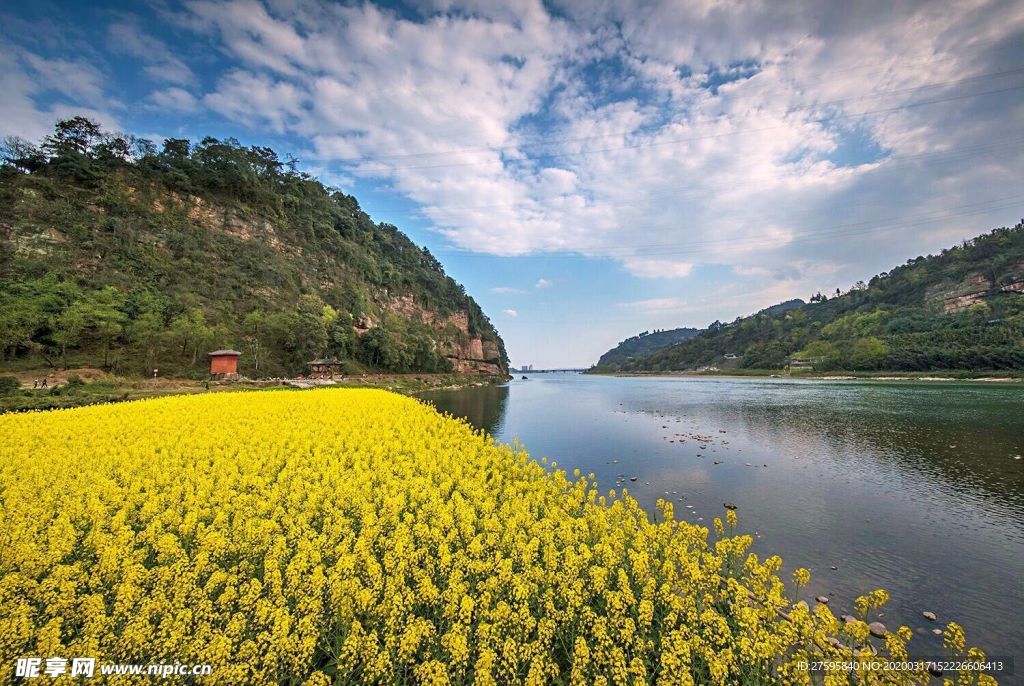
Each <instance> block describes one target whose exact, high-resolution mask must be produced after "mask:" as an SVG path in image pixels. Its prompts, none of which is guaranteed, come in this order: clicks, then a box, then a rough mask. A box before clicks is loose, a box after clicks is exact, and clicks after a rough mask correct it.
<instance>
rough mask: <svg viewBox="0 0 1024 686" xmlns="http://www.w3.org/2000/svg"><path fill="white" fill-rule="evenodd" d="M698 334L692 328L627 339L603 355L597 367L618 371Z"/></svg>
mask: <svg viewBox="0 0 1024 686" xmlns="http://www.w3.org/2000/svg"><path fill="white" fill-rule="evenodd" d="M698 333H700V329H692V328H683V329H666V330H655V331H644V332H641V333H639V334H637V335H636V336H631V337H630V338H627V339H626V340H624V341H622V342H621V343H619V344H618V345H617V346H615V347H614V348H612V349H611V350H609V351H608V352H606V353H605V354H604V355H601V359H600V360H598V361H597V364H596V365H595V367H596V368H597V369H600V370H602V371H617V370H619V369H622V368H623V367H624V366H625V365H628V364H630V363H632V362H633V361H635V360H636V359H638V358H640V357H643V356H645V355H650V354H652V353H654V352H657V351H658V350H661V349H662V348H664V347H667V346H670V345H672V344H673V343H679V342H680V341H685V340H687V339H689V338H693V337H694V336H696V335H697V334H698Z"/></svg>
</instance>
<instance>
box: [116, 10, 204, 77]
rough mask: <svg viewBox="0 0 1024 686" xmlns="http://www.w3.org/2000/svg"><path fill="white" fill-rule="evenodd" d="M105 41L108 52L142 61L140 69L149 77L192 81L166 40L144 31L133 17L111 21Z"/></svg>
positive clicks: (190, 71) (191, 75) (192, 75)
mask: <svg viewBox="0 0 1024 686" xmlns="http://www.w3.org/2000/svg"><path fill="white" fill-rule="evenodd" d="M107 44H108V45H109V47H110V50H111V51H112V52H115V53H119V54H122V55H130V56H131V57H136V58H138V59H139V60H140V61H142V62H143V63H144V65H145V66H144V67H143V71H144V72H145V73H146V74H147V75H148V76H149V77H150V78H152V79H155V80H157V81H164V82H167V83H173V84H178V85H188V84H191V83H193V82H194V81H195V74H193V73H192V69H191V68H190V67H189V66H188V65H187V64H185V63H184V62H182V61H181V59H180V58H179V57H178V56H177V55H175V54H174V52H173V51H172V50H171V48H170V47H168V46H167V44H166V43H164V42H163V41H161V40H159V39H158V38H156V37H155V36H153V35H150V34H149V33H147V32H146V31H145V30H144V29H143V28H142V27H141V26H139V24H138V22H137V21H135V20H134V19H123V20H120V21H117V22H114V23H113V24H111V25H110V27H109V28H108V29H107Z"/></svg>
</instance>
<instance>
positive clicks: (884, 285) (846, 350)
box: [622, 223, 1024, 372]
mask: <svg viewBox="0 0 1024 686" xmlns="http://www.w3.org/2000/svg"><path fill="white" fill-rule="evenodd" d="M783 304H784V305H787V307H785V308H779V307H778V306H776V307H775V308H768V309H767V310H764V311H762V312H760V313H758V314H755V315H752V316H750V317H744V318H740V319H737V320H736V321H734V322H732V323H729V324H722V323H720V322H715V323H714V324H712V325H711V326H709V327H708V328H707V329H705V330H703V331H701V332H700V334H699V335H697V336H695V337H693V338H691V339H689V340H687V341H684V342H682V343H678V344H675V345H671V346H668V347H665V348H662V349H661V350H658V351H656V352H654V353H652V354H650V355H648V356H644V357H639V358H636V359H634V360H633V361H632V362H629V363H626V364H624V365H622V370H624V371H669V370H692V369H700V368H705V367H720V366H722V365H729V366H737V365H738V366H740V367H743V368H748V369H783V368H787V367H788V368H789V369H790V371H793V372H795V371H798V370H802V371H805V370H815V371H837V370H850V371H859V370H892V371H942V370H972V371H999V370H1017V371H1019V370H1024V223H1022V224H1017V225H1016V226H1015V227H1013V228H1001V229H996V230H994V231H991V232H990V233H987V234H983V235H981V236H978V237H977V238H975V239H973V240H970V241H967V242H965V243H963V244H961V245H958V246H956V247H953V248H949V249H947V250H943V251H942V252H941V253H940V254H939V255H929V256H927V257H917V258H914V259H911V260H908V261H907V263H906V264H903V265H900V266H898V267H896V268H895V269H893V270H892V271H890V272H888V273H883V274H879V275H878V276H876V277H874V278H873V279H871V281H869V282H868V283H864V282H859V283H857V284H856V285H854V286H853V288H851V289H850V291H849V292H847V293H837V294H836V295H834V296H832V297H829V296H828V295H822V294H820V293H818V294H815V296H814V297H812V298H811V302H809V303H807V304H804V305H802V306H800V305H796V304H795V303H793V302H790V303H783ZM780 309H781V311H780ZM727 356H728V357H727Z"/></svg>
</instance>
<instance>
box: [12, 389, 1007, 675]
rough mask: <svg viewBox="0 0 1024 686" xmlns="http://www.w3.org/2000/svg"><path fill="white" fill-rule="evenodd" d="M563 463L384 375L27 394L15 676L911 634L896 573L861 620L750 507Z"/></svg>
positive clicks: (660, 652) (773, 669) (539, 671)
mask: <svg viewBox="0 0 1024 686" xmlns="http://www.w3.org/2000/svg"><path fill="white" fill-rule="evenodd" d="M553 467H554V465H550V466H547V465H543V464H541V463H538V462H536V461H534V460H533V459H531V458H530V457H529V456H528V455H527V454H526V453H525V452H523V451H521V450H517V449H515V448H510V447H508V446H504V445H500V444H497V443H495V442H494V441H493V440H491V439H490V438H489V437H488V436H486V435H484V434H482V433H480V432H475V431H474V430H473V429H472V428H470V427H469V426H468V425H466V424H465V423H463V422H461V421H456V420H454V419H452V418H449V417H445V416H442V415H440V414H438V413H437V412H436V411H435V410H434V409H432V408H431V407H429V406H427V405H425V404H422V403H420V402H418V401H416V400H413V399H410V398H406V397H402V396H399V395H395V394H391V393H386V392H383V391H376V390H337V389H327V390H315V391H304V392H264V393H217V394H208V395H202V396H188V397H177V398H167V399H160V400H151V401H142V402H133V403H125V404H120V405H108V406H95V407H87V408H80V409H75V410H63V411H56V412H46V413H31V414H22V415H6V416H2V417H0V681H2V682H3V683H9V682H11V681H13V680H14V669H15V662H16V660H17V658H20V657H23V656H28V655H32V656H41V657H49V656H59V657H66V658H70V657H73V656H96V657H98V658H100V659H101V660H107V661H116V662H138V663H142V662H150V663H151V662H176V661H177V662H185V663H208V664H210V665H212V666H213V673H212V674H211V675H210V676H206V677H201V678H198V679H197V682H198V683H208V684H232V685H234V684H275V683H286V684H316V685H326V684H502V685H505V684H578V685H581V686H582V685H588V686H589V685H592V684H616V685H625V684H630V685H632V684H736V683H743V684H767V683H812V682H814V683H820V682H821V681H822V680H823V679H824V677H823V676H822V674H821V673H820V672H819V673H814V674H812V673H809V672H808V671H807V670H806V669H802V668H801V667H800V662H801V661H810V660H815V659H823V658H824V659H834V660H841V659H845V660H849V659H850V658H851V655H856V656H868V655H872V654H874V652H875V651H877V652H878V653H879V654H880V655H883V656H891V657H894V658H901V657H905V656H906V644H907V641H909V640H910V637H911V636H910V631H909V630H908V629H906V628H905V627H904V628H900V629H899V630H897V631H891V632H890V633H889V634H888V636H886V637H885V639H884V640H878V639H871V638H870V637H869V636H868V631H867V626H866V624H865V622H864V620H867V619H869V617H868V613H869V612H870V611H871V610H872V609H873V608H874V607H877V606H878V605H879V604H880V603H883V602H885V600H886V599H887V596H885V595H884V592H874V593H872V594H869V595H867V596H865V599H864V602H863V612H862V613H861V614H862V616H861V617H860V618H858V619H855V620H851V621H846V622H843V621H840V620H838V619H837V618H836V617H835V616H833V615H832V613H831V611H830V610H829V609H828V607H826V606H825V605H819V606H817V607H815V608H814V609H813V610H810V609H809V608H808V607H807V605H806V604H804V603H798V604H796V605H795V606H794V603H793V598H788V597H787V596H786V593H785V589H784V584H783V581H782V580H781V579H780V577H779V575H778V571H779V569H780V566H781V560H780V559H779V558H777V557H771V558H768V559H765V560H761V559H758V557H757V556H756V555H753V554H749V553H748V548H749V546H750V544H751V539H750V537H749V536H744V535H735V534H733V530H734V527H735V526H736V524H737V523H736V520H735V515H734V514H730V515H729V517H728V520H727V522H726V523H724V524H723V523H722V522H718V523H717V527H716V528H718V529H719V531H720V533H717V534H709V531H708V530H707V529H705V528H703V527H699V526H695V525H692V524H689V523H686V522H682V521H676V520H674V518H673V513H672V505H671V504H670V503H661V504H660V507H661V512H660V515H659V516H658V518H657V522H652V521H651V520H650V518H649V517H648V516H647V514H646V513H645V512H644V511H643V510H642V509H641V508H640V507H639V505H638V504H637V503H636V502H635V501H634V500H633V499H632V498H630V497H629V496H628V495H624V494H609V495H602V494H601V493H599V492H598V488H597V485H596V484H595V482H594V480H593V478H592V477H588V476H580V475H575V476H570V475H567V474H565V473H564V472H561V471H558V470H557V469H554V468H553ZM800 582H802V583H806V578H805V576H804V574H803V573H802V572H801V574H800ZM784 615H785V616H784ZM949 635H950V636H951V640H949V641H947V644H948V645H950V646H951V651H953V652H959V651H963V650H964V648H965V646H964V643H963V641H962V631H961V630H960V629H959V627H956V626H955V625H953V626H951V627H950V630H949ZM954 639H955V640H954ZM872 640H874V641H875V646H874V647H872V645H871V644H870V641H872ZM851 651H852V652H851ZM972 655H974V656H975V657H977V656H978V655H980V651H977V650H976V649H975V650H974V652H973V653H972ZM947 676H949V675H948V674H947ZM860 677H861V678H862V679H863V683H917V682H919V681H923V680H925V679H926V675H925V674H924V673H923V672H921V671H918V672H889V673H876V672H873V673H870V674H869V673H866V672H865V673H862V674H861V675H860ZM44 678H46V679H47V681H50V679H49V678H47V677H44ZM958 678H959V677H958ZM962 678H963V679H965V680H969V679H970V677H968V676H966V675H965V676H964V677H962ZM974 678H975V679H976V677H974ZM133 679H134V680H135V681H133ZM986 679H987V677H982V683H985V680H986ZM99 680H100V678H97V681H99ZM54 681H55V682H66V683H85V682H83V681H82V680H81V679H79V678H77V677H75V678H72V677H70V675H65V676H61V677H60V678H59V679H56V680H54ZM110 681H111V683H152V678H151V677H130V676H129V677H110ZM825 681H826V683H843V684H845V683H847V680H846V677H845V676H843V677H842V678H839V677H838V676H834V677H828V679H826V680H825ZM965 683H966V681H965ZM988 683H992V682H991V681H990V680H989V681H988Z"/></svg>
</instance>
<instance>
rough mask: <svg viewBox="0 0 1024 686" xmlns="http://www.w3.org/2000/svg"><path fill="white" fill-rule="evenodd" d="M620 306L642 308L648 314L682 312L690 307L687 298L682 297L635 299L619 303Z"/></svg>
mask: <svg viewBox="0 0 1024 686" xmlns="http://www.w3.org/2000/svg"><path fill="white" fill-rule="evenodd" d="M618 307H624V308H626V309H630V310H642V311H643V312H645V313H648V314H654V313H658V314H662V313H666V312H670V313H673V314H680V313H682V312H684V311H686V309H687V308H688V307H689V304H688V303H687V302H686V300H684V299H682V298H648V299H647V300H634V301H632V302H624V303H619V304H618Z"/></svg>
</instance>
